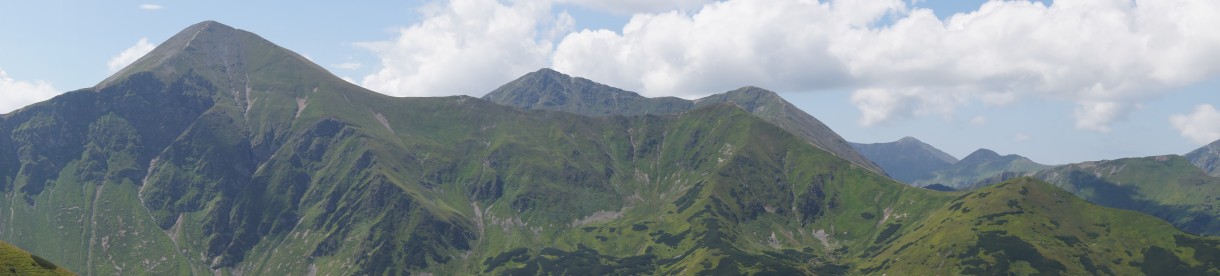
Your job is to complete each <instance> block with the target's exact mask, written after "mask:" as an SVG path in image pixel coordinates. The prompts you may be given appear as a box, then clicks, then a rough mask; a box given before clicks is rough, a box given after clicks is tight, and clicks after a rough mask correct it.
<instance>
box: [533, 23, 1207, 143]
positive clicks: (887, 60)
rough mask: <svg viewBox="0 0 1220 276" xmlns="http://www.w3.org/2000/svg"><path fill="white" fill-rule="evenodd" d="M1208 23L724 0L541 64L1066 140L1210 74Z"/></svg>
mask: <svg viewBox="0 0 1220 276" xmlns="http://www.w3.org/2000/svg"><path fill="white" fill-rule="evenodd" d="M1215 14H1220V2H1217V1H1210V0H1171V1H1144V0H1141V1H1124V0H1108V1H1102V0H1059V1H1055V2H1054V4H1052V5H1051V6H1046V5H1044V4H1042V3H1041V2H1026V1H990V2H987V3H986V4H983V5H982V6H981V7H980V8H979V9H978V10H976V11H972V12H969V13H960V14H956V15H953V16H951V17H949V18H946V19H943V20H942V19H940V18H938V17H936V16H935V15H934V14H933V13H932V11H931V10H927V9H917V8H912V7H910V6H909V5H908V4H907V2H905V1H900V0H888V1H848V0H838V1H829V2H820V1H801V0H768V1H746V0H729V1H725V2H718V3H712V4H707V5H705V6H704V7H703V8H702V9H701V10H699V11H698V12H696V13H690V14H686V13H676V12H669V13H656V14H637V15H635V16H633V17H632V19H631V20H630V22H629V23H628V24H627V26H626V27H625V28H624V29H623V31H622V32H621V33H617V32H611V31H605V30H589V31H582V32H578V33H574V34H572V35H569V36H568V37H567V38H565V39H564V40H563V42H562V43H560V44H559V46H558V47H557V48H556V53H555V54H554V59H553V64H554V67H555V68H556V69H559V70H560V71H564V72H567V73H570V74H574V75H580V76H585V77H589V78H591V79H596V80H601V81H605V82H607V83H609V84H612V85H616V86H621V87H625V88H629V89H635V90H642V92H644V94H649V95H679V96H681V95H691V94H699V93H704V94H706V93H714V92H717V91H723V90H727V89H732V88H735V87H737V86H742V85H744V84H753V85H759V86H763V87H768V88H772V89H777V90H784V91H815V90H829V89H841V88H847V89H850V90H853V91H854V92H853V95H852V102H853V103H855V104H856V105H857V107H858V108H859V109H860V111H861V113H862V114H861V118H860V123H862V124H865V125H874V124H877V123H880V122H885V121H893V120H900V119H902V118H907V117H912V116H921V115H923V116H926V115H939V114H952V112H954V111H955V110H956V109H957V108H959V107H962V106H965V105H975V104H981V105H989V106H1002V105H1005V104H1009V103H1011V102H1014V101H1019V100H1021V99H1027V98H1039V99H1049V100H1055V101H1067V102H1072V103H1076V104H1077V105H1078V108H1077V109H1076V110H1075V112H1074V113H1073V114H1071V115H1073V116H1074V118H1075V119H1076V122H1077V123H1076V125H1077V127H1078V128H1080V129H1086V130H1095V131H1108V130H1109V129H1110V125H1111V124H1112V123H1114V122H1115V121H1117V120H1122V119H1123V118H1124V117H1125V115H1126V114H1127V113H1129V111H1130V110H1131V107H1132V106H1134V104H1136V103H1138V102H1139V101H1142V100H1146V99H1148V98H1152V97H1155V96H1157V95H1160V94H1162V93H1166V92H1167V91H1170V90H1172V89H1173V88H1175V87H1180V86H1183V85H1188V84H1191V83H1194V82H1197V81H1199V80H1201V79H1203V78H1205V77H1208V76H1214V75H1217V73H1218V72H1217V71H1218V70H1217V69H1218V68H1217V66H1216V65H1217V64H1220V32H1215V31H1213V29H1214V26H1220V17H1216V16H1214V15H1215ZM882 19H888V20H882ZM882 21H886V22H890V23H889V24H882ZM1065 115H1067V114H1065Z"/></svg>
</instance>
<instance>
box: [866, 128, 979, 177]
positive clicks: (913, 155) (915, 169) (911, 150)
mask: <svg viewBox="0 0 1220 276" xmlns="http://www.w3.org/2000/svg"><path fill="white" fill-rule="evenodd" d="M851 146H852V147H853V148H855V149H856V151H858V152H860V154H862V155H864V157H866V158H868V159H869V160H872V161H873V163H876V164H877V165H879V166H881V168H882V169H884V170H885V172H886V173H889V175H890V177H893V178H894V179H895V180H898V181H902V182H904V183H913V182H915V181H916V180H920V179H927V178H931V177H933V175H932V172H934V171H937V170H941V169H945V168H948V167H949V166H952V165H953V164H954V163H957V161H958V160H957V158H954V157H953V156H951V155H949V154H948V153H945V152H943V151H941V150H940V149H937V148H936V147H933V146H932V145H928V144H925V143H924V142H923V141H919V139H915V138H913V137H903V138H902V139H899V140H898V141H894V142H889V143H875V144H859V143H851Z"/></svg>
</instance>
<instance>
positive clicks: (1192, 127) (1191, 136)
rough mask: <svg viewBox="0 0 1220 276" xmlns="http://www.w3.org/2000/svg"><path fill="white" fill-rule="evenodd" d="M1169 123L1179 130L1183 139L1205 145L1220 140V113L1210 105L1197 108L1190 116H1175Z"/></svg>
mask: <svg viewBox="0 0 1220 276" xmlns="http://www.w3.org/2000/svg"><path fill="white" fill-rule="evenodd" d="M1169 123H1170V124H1173V127H1174V128H1177V129H1178V131H1179V133H1181V134H1182V137H1184V138H1186V139H1188V140H1190V141H1191V142H1194V143H1195V144H1199V145H1203V144H1208V143H1211V142H1214V141H1216V140H1220V111H1216V107H1214V106H1212V105H1210V104H1201V105H1198V106H1195V110H1194V112H1192V113H1189V114H1178V115H1173V116H1172V117H1170V118H1169Z"/></svg>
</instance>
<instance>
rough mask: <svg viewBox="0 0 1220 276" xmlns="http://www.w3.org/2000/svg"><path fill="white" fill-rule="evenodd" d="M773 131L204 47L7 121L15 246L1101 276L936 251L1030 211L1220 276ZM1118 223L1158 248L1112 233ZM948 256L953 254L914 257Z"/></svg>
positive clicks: (1020, 253) (5, 228)
mask: <svg viewBox="0 0 1220 276" xmlns="http://www.w3.org/2000/svg"><path fill="white" fill-rule="evenodd" d="M757 114H758V113H757V109H754V108H751V107H749V106H748V105H742V104H740V103H736V102H729V101H724V102H720V103H718V104H707V105H704V106H700V107H696V108H692V109H690V110H688V111H684V112H680V113H676V114H646V115H635V116H587V115H580V114H574V113H571V112H562V111H550V110H524V109H521V108H516V107H511V106H505V105H500V104H496V103H493V102H491V101H486V100H482V99H478V98H472V97H465V96H455V97H435V98H394V97H388V96H384V95H381V94H378V93H375V92H372V91H368V90H365V89H363V88H360V87H358V86H355V85H353V84H350V83H348V82H345V81H343V80H341V79H339V78H337V77H335V76H333V75H331V74H330V73H329V72H326V71H325V70H323V69H321V67H318V66H317V65H315V64H313V63H310V62H309V61H308V60H307V59H304V58H303V57H301V56H300V55H297V54H295V53H293V52H291V51H289V50H286V49H283V48H281V47H279V46H277V45H275V44H273V43H271V42H268V41H266V40H264V39H262V38H261V37H259V36H257V35H255V34H253V33H250V32H246V31H242V30H238V29H234V28H232V27H229V26H225V25H223V24H220V23H217V22H212V21H207V22H202V23H199V24H196V25H193V26H191V27H189V28H187V29H186V30H184V31H183V32H181V33H179V34H177V35H175V36H173V37H171V38H170V39H169V40H168V41H166V42H165V43H162V44H161V45H160V46H158V47H157V48H156V49H154V50H153V51H152V52H151V53H149V54H148V55H147V56H145V57H144V58H141V59H140V60H139V61H137V62H136V63H134V64H133V65H131V66H129V67H128V68H126V69H124V70H122V71H120V72H119V73H118V74H116V75H115V76H112V77H111V78H108V79H106V80H104V81H102V82H101V83H99V84H98V85H97V86H95V87H91V88H85V89H81V90H77V91H73V92H68V93H65V94H63V95H60V96H58V97H55V98H53V99H51V100H48V101H45V102H41V103H37V104H34V105H31V106H28V107H25V108H22V109H20V110H17V111H14V112H13V113H10V114H6V115H3V116H0V181H3V182H0V191H2V192H3V196H0V210H3V214H4V215H3V216H0V238H2V239H4V240H8V241H11V242H12V243H13V244H15V245H17V246H20V247H22V248H24V249H27V250H29V251H30V252H33V253H35V254H37V255H39V256H42V257H45V258H46V260H52V261H54V262H55V263H57V264H59V265H61V266H63V267H65V268H69V269H72V270H76V271H80V272H81V273H84V274H88V275H92V274H98V275H111V274H151V275H194V274H213V275H317V274H320V275H370V274H377V275H384V274H431V275H480V274H491V275H505V274H509V275H518V274H528V275H537V274H561V275H573V274H576V275H590V274H593V275H596V274H633V275H634V274H714V275H724V274H730V275H736V274H771V275H809V274H819V275H823V274H824V275H841V274H876V273H878V272H879V271H891V274H904V273H897V272H902V271H903V270H895V269H899V268H904V266H900V265H904V264H902V262H909V261H913V260H925V259H926V260H933V259H937V258H939V259H945V258H946V257H945V256H959V255H960V254H954V255H946V254H947V253H943V252H950V251H941V250H932V249H928V250H924V249H923V248H924V247H927V246H933V247H935V246H941V247H942V248H957V246H959V245H961V246H966V245H968V244H978V246H975V247H980V248H981V249H980V250H979V251H978V252H975V253H977V254H973V255H960V259H961V260H962V262H961V263H962V264H964V265H963V266H960V267H956V268H955V269H954V270H951V271H952V273H954V274H956V273H968V274H977V273H975V272H976V270H971V269H974V268H975V267H980V268H987V267H1001V265H1002V264H1009V265H1010V266H1009V268H1014V269H1017V271H1016V272H1018V273H1021V272H1028V269H1036V270H1040V271H1046V272H1048V273H1049V272H1053V271H1064V272H1063V273H1062V274H1072V272H1078V271H1081V269H1080V268H1079V267H1084V269H1087V268H1088V267H1089V266H1088V265H1085V264H1084V263H1085V262H1084V261H1081V264H1080V265H1079V266H1077V265H1075V264H1074V263H1069V262H1067V261H1065V259H1063V258H1060V257H1058V256H1055V255H1052V254H1051V253H1049V252H1047V251H1043V250H1044V249H1047V248H1042V247H1038V246H1044V245H1046V244H1047V243H1048V242H1054V241H1055V240H1063V241H1065V242H1068V241H1072V239H1070V238H1063V239H1058V238H1053V237H1054V236H1047V235H1041V236H1039V235H1040V234H1042V233H1044V232H1038V231H1041V230H1040V229H1043V228H1046V227H1049V226H1047V224H1035V223H1024V222H1018V221H1017V220H1013V222H1011V223H999V222H996V226H986V227H983V228H979V229H984V230H986V232H983V231H977V230H976V229H973V228H967V227H956V228H954V229H953V231H954V232H949V231H948V230H945V228H944V227H937V224H942V225H945V224H948V223H954V222H953V221H951V220H947V218H949V217H950V215H949V214H953V213H951V212H958V213H966V212H968V211H962V210H963V209H964V208H962V207H963V206H964V207H969V208H971V209H972V210H978V211H977V212H974V213H971V214H973V215H979V216H980V217H978V218H977V219H976V218H971V217H964V218H967V219H972V220H974V221H978V220H979V219H989V218H998V217H1000V216H1004V215H1005V214H998V213H997V214H990V212H991V211H993V210H992V209H986V208H993V207H994V208H1000V207H1002V206H1009V205H1005V204H1007V203H1008V202H1011V201H1013V200H1015V201H1016V203H1014V204H1012V205H1014V206H1017V207H1020V208H1021V209H1022V210H1026V212H1024V213H1020V214H1019V215H1020V216H1021V217H1023V218H1026V219H1027V220H1028V221H1043V222H1045V221H1051V222H1054V221H1059V222H1064V223H1065V224H1064V225H1065V226H1064V227H1065V229H1067V230H1064V231H1067V232H1063V233H1059V232H1055V233H1057V235H1058V234H1061V235H1063V236H1064V237H1074V238H1076V239H1077V240H1079V241H1088V242H1093V241H1131V242H1129V243H1118V242H1098V243H1096V246H1093V244H1091V243H1090V247H1088V248H1089V249H1088V250H1092V251H1089V252H1091V253H1093V254H1097V255H1096V256H1097V257H1093V256H1089V260H1090V261H1091V262H1092V263H1091V264H1092V265H1093V266H1094V267H1097V268H1099V269H1101V268H1102V267H1103V266H1104V267H1106V268H1109V269H1113V271H1115V272H1116V273H1118V274H1125V273H1127V272H1130V271H1132V269H1135V268H1140V269H1149V270H1146V271H1151V272H1156V273H1158V274H1161V273H1169V272H1173V271H1169V272H1166V271H1163V270H1157V269H1180V271H1181V272H1184V273H1190V272H1198V270H1200V269H1203V270H1206V269H1208V268H1214V267H1217V264H1218V263H1220V262H1217V261H1216V258H1215V257H1213V256H1215V255H1216V254H1214V252H1217V251H1220V239H1215V238H1204V237H1197V236H1192V235H1188V234H1185V233H1182V232H1180V231H1177V230H1176V229H1173V228H1172V227H1162V226H1156V225H1154V223H1156V222H1157V221H1156V220H1155V219H1154V218H1151V217H1148V216H1145V215H1141V214H1137V213H1131V212H1126V211H1119V210H1114V209H1107V208H1101V207H1080V206H1077V205H1078V204H1075V203H1072V202H1076V201H1078V200H1077V199H1074V198H1072V197H1071V195H1069V194H1066V193H1065V192H1062V191H1060V190H1056V189H1057V188H1054V187H1050V186H1045V185H1044V186H1045V187H1044V186H1038V187H1033V188H1030V190H1031V191H1032V192H1031V193H1030V194H1033V195H1041V194H1051V195H1054V196H1037V197H1035V198H1039V199H1040V200H1033V199H1021V198H1018V195H1024V194H1022V193H1021V192H1020V191H1019V190H1017V191H1014V190H1004V189H1009V188H1006V187H1010V186H1011V187H1016V186H1019V185H1012V184H1010V185H1008V186H999V188H987V189H984V190H983V191H979V192H973V193H963V192H937V191H931V190H927V189H921V188H916V187H911V186H908V185H905V184H902V183H898V182H896V181H893V180H891V179H890V178H888V177H886V176H884V175H882V174H878V173H876V172H873V171H870V170H867V169H865V168H864V167H861V166H859V165H857V164H854V163H853V162H850V161H848V160H845V159H843V158H841V157H840V156H836V155H835V154H831V153H830V152H828V151H825V150H822V149H820V148H818V147H816V146H814V145H813V144H812V143H810V142H809V140H807V139H808V138H806V136H801V135H798V134H794V133H793V132H791V131H790V130H788V129H786V128H783V127H781V126H779V125H777V124H775V123H773V122H771V121H767V120H764V119H762V118H760V117H761V116H759V115H757ZM963 161H964V160H963ZM1196 171H1197V170H1196ZM1001 185H1003V184H1001ZM988 189H990V190H988ZM1048 199H1050V201H1048ZM1062 202H1068V203H1071V204H1062ZM967 204H969V205H967ZM985 206H992V207H985ZM1009 207H1012V208H1016V207H1013V206H1009ZM984 211H986V213H985V212H984ZM994 211H999V209H995V210H994ZM1004 212H1008V211H1004ZM985 214H986V215H985ZM973 215H972V216H973ZM1113 217H1123V218H1125V219H1126V220H1125V221H1130V222H1135V223H1138V224H1137V225H1133V226H1120V225H1118V224H1113V226H1107V225H1105V224H1102V225H1097V223H1103V222H1107V221H1108V220H1104V218H1113ZM1099 218H1101V219H1099ZM1052 219H1053V220H1052ZM1066 221H1072V222H1073V223H1075V222H1076V221H1079V222H1080V223H1079V224H1066ZM1090 223H1093V224H1090ZM1052 224H1053V223H1052ZM1089 225H1093V226H1096V227H1092V226H1089ZM1161 225H1166V224H1164V223H1161ZM1073 226H1079V227H1085V228H1081V229H1080V231H1074V230H1071V229H1068V228H1066V227H1073ZM928 227H931V228H928ZM936 228H942V229H940V230H936ZM1107 228H1108V229H1112V230H1113V231H1105V229H1107ZM1132 229H1135V230H1142V231H1133V230H1132ZM1001 230H1002V231H1006V232H1005V233H1011V235H1015V236H1017V237H1018V238H1020V239H1021V240H1024V241H1027V243H1028V244H1032V246H1034V247H1035V248H1039V249H1037V250H1038V252H1043V253H1039V254H1042V256H1049V257H1046V258H1047V259H1050V260H1052V261H1041V260H1042V259H1034V258H1026V257H1027V256H1030V255H1025V254H1026V253H1028V252H1029V250H1028V248H1027V247H1025V246H1019V245H1022V244H1020V243H1013V244H1016V245H1018V246H1019V247H1017V248H1015V249H1013V250H1015V251H1006V250H1005V249H1003V248H1000V249H996V248H993V247H990V246H989V245H987V244H988V243H986V242H989V241H1001V242H1008V241H1011V239H1009V238H1006V235H1008V234H999V233H998V232H992V231H1001ZM928 231H932V232H938V231H944V233H945V234H944V236H940V238H938V240H937V241H938V242H939V243H935V244H933V243H910V241H912V240H919V237H920V235H923V234H925V233H928ZM961 231H964V232H961ZM1149 231H1156V232H1155V233H1147V232H1149ZM1028 233H1034V234H1028ZM993 235H994V236H995V238H994V239H993V238H992V236H993ZM976 241H978V242H976ZM910 244H917V245H918V246H915V245H910ZM1006 244H1008V243H1001V245H1006ZM1070 244H1072V245H1074V244H1075V243H1070ZM1081 246H1083V245H1081ZM904 248H905V249H906V250H904ZM1048 248H1049V247H1048ZM916 249H919V250H916ZM1051 249H1053V248H1051ZM1128 251H1129V252H1131V253H1130V254H1129V255H1128V253H1127V252H1128ZM966 252H970V251H966ZM1067 252H1075V251H1067ZM1119 252H1121V253H1122V255H1121V256H1119ZM979 254H981V255H979ZM888 256H896V257H895V258H890V257H888ZM972 256H973V257H972ZM1008 256H1011V257H1008ZM1114 256H1117V257H1115V258H1117V259H1118V261H1119V263H1118V264H1114V265H1110V263H1102V262H1101V261H1102V260H1103V259H1102V258H1105V259H1104V261H1106V262H1109V261H1112V260H1111V259H1110V257H1114ZM1124 256H1125V257H1124ZM950 259H959V257H951V258H950ZM892 260H898V261H892ZM1093 260H1098V261H1093ZM1056 263H1058V264H1060V265H1058V266H1057V265H1055V264H1056ZM955 264H956V263H955ZM990 264H994V266H988V265H990ZM1060 266H1062V267H1063V269H1059V267H1060ZM2 268H3V267H0V269H2ZM929 268H930V266H927V267H924V268H922V269H925V270H926V269H929ZM919 269H920V268H912V269H911V270H910V271H920V270H919ZM1021 269H1025V270H1021ZM893 271H897V272H893ZM984 271H989V270H984ZM1203 272H1205V273H1207V272H1210V271H1203ZM0 273H3V272H0ZM906 274H910V273H906Z"/></svg>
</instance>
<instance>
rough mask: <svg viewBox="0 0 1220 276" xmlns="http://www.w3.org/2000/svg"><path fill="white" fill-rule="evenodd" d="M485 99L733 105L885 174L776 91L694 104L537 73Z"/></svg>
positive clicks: (619, 107) (607, 105) (750, 90)
mask: <svg viewBox="0 0 1220 276" xmlns="http://www.w3.org/2000/svg"><path fill="white" fill-rule="evenodd" d="M483 99H485V100H488V101H492V102H495V103H498V104H503V105H508V106H515V107H520V108H524V109H537V110H555V111H564V112H571V113H576V114H581V115H588V116H612V115H628V116H630V115H672V114H678V113H682V112H687V111H690V110H692V109H696V108H700V107H705V106H710V105H716V104H720V103H733V104H735V105H737V106H739V107H741V108H742V109H745V110H746V111H749V112H750V113H753V114H754V115H756V116H759V117H760V118H762V119H763V120H765V121H767V122H770V123H772V124H775V125H777V126H779V127H780V128H783V129H785V130H787V131H789V132H792V133H793V134H796V135H797V136H799V137H801V138H803V139H805V140H806V141H808V142H809V143H812V144H813V145H814V146H817V147H818V148H821V149H823V150H825V151H827V152H830V153H832V154H834V155H835V156H839V157H841V158H843V159H846V160H848V161H851V162H852V163H854V164H856V165H859V166H861V167H864V168H865V169H868V170H870V171H873V172H876V173H880V174H885V171H884V170H883V169H882V168H881V167H880V166H877V164H874V163H873V162H872V161H870V160H869V159H868V158H865V157H864V156H863V155H860V153H858V152H856V149H854V148H852V147H851V145H850V144H849V143H848V142H847V141H845V140H843V137H840V136H839V134H838V133H835V132H834V131H833V130H831V129H830V127H827V126H826V124H823V123H822V122H821V121H818V119H817V118H814V117H813V116H811V115H809V114H808V113H805V111H802V110H801V109H799V108H797V107H796V106H794V105H792V104H791V103H789V102H788V101H786V100H784V99H783V98H782V97H780V96H779V95H778V94H776V93H775V92H772V91H768V90H766V89H762V88H758V87H752V86H747V87H742V88H740V89H737V90H733V91H729V92H725V93H721V94H715V95H711V96H707V97H704V98H701V99H697V100H693V101H689V100H684V99H680V98H675V97H661V98H647V97H644V96H640V95H639V94H637V93H635V92H630V91H626V90H622V89H618V88H614V87H610V86H606V85H603V84H599V83H596V82H593V81H590V80H588V79H584V78H579V77H571V76H568V75H565V74H563V73H560V72H557V71H555V70H551V69H541V70H538V71H536V72H533V73H529V74H526V75H525V76H522V77H521V78H518V79H516V80H514V81H512V82H509V83H508V84H505V85H503V86H501V87H500V88H497V89H496V90H494V91H492V92H490V93H487V95H484V96H483Z"/></svg>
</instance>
